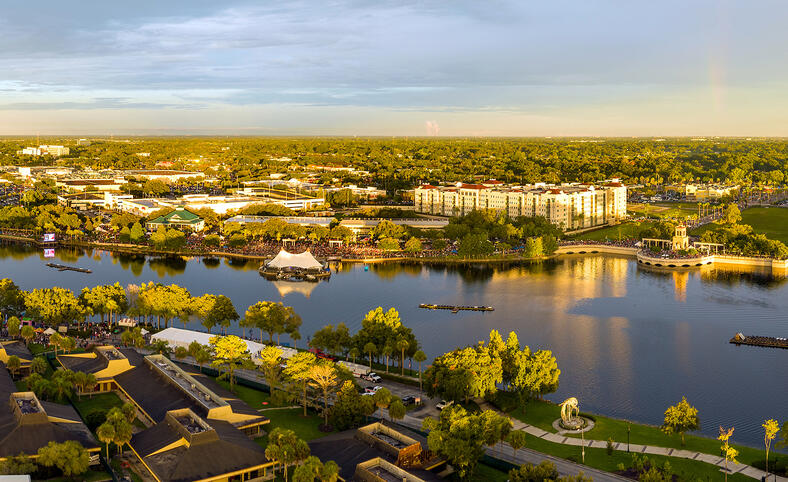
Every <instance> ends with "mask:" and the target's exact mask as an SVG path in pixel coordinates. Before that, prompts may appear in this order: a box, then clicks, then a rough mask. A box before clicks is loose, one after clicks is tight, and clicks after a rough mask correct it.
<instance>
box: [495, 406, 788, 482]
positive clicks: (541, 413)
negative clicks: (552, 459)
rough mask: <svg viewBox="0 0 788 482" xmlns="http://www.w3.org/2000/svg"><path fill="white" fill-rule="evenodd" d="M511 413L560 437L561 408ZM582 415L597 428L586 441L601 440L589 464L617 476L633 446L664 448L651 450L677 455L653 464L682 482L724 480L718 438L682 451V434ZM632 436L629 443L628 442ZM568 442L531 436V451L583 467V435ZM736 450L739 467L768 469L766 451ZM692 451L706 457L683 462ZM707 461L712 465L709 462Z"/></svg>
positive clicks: (695, 441)
mask: <svg viewBox="0 0 788 482" xmlns="http://www.w3.org/2000/svg"><path fill="white" fill-rule="evenodd" d="M498 397H501V398H499V402H498V405H499V406H503V407H506V408H508V407H510V406H512V405H515V404H513V403H512V402H511V400H508V403H507V401H504V400H505V399H506V398H508V397H511V395H509V394H507V393H505V392H498ZM508 414H509V415H510V416H511V417H512V418H513V419H516V420H519V421H521V422H523V423H526V424H528V425H531V426H533V427H536V428H538V429H541V430H543V431H545V432H547V433H548V434H555V433H556V430H555V429H554V428H553V422H554V421H555V420H557V419H560V418H561V409H560V407H559V406H558V405H555V404H553V403H550V402H546V401H540V400H531V401H529V402H528V403H527V404H526V405H525V406H518V407H517V408H515V409H513V410H510V411H509V412H508ZM581 415H582V416H583V417H586V418H590V419H592V420H593V421H594V428H592V429H591V430H588V431H587V432H585V433H584V434H583V438H584V439H585V441H586V442H588V441H590V440H595V441H600V442H601V443H597V444H594V447H597V448H589V447H587V448H586V450H585V464H586V465H589V466H591V467H595V468H599V469H602V470H606V471H612V472H615V471H617V469H618V464H620V463H623V464H624V465H625V466H627V467H628V466H629V464H630V463H631V462H632V456H631V454H628V453H627V447H628V444H627V442H628V441H629V449H630V451H631V452H639V453H641V454H642V452H643V447H644V446H649V447H651V448H654V449H656V448H664V449H665V450H658V449H657V450H651V449H650V450H649V451H652V452H664V453H666V454H671V455H661V454H659V453H649V451H647V452H646V453H645V454H644V455H646V456H648V458H649V460H651V461H653V462H655V463H657V464H658V465H662V464H664V461H669V463H670V465H671V467H672V468H673V471H674V473H676V474H679V475H682V474H683V477H682V478H681V480H696V479H697V478H701V479H702V480H706V478H709V479H710V480H716V479H717V477H719V475H720V472H719V470H720V469H719V467H717V466H715V465H712V463H713V462H712V461H717V460H719V459H720V458H721V456H720V442H719V441H718V440H716V439H711V438H707V437H700V436H695V435H686V436H685V439H686V440H685V445H684V446H683V447H682V446H681V438H680V437H679V436H678V435H673V436H671V435H667V434H665V433H664V432H663V431H662V430H661V429H660V428H659V427H655V426H652V425H645V424H639V423H633V422H627V421H625V420H619V419H614V418H609V417H604V416H600V415H593V414H588V413H581ZM628 431H629V438H627V433H628ZM563 437H568V438H570V439H577V442H576V444H573V442H571V441H570V442H567V441H564V443H557V442H553V441H550V440H549V439H550V438H554V437H549V436H544V437H537V436H534V435H530V434H529V436H528V441H527V443H526V447H528V448H530V449H533V450H537V451H539V452H544V453H547V454H551V455H555V456H558V457H561V458H565V459H569V460H573V461H576V462H580V461H581V447H580V444H581V443H582V442H581V440H580V438H581V436H580V434H562V435H561V438H563ZM608 441H612V446H613V451H612V454H608V450H607V448H606V446H607V442H608ZM602 443H604V446H602ZM735 448H736V449H737V450H738V451H739V455H738V457H737V460H738V462H739V463H741V464H745V465H750V466H753V467H756V468H759V469H761V470H763V469H764V466H765V464H764V462H765V458H766V452H765V451H764V450H759V449H756V448H752V447H747V446H743V445H735ZM671 449H672V450H671ZM679 451H684V452H679ZM687 452H700V453H701V454H702V455H701V456H698V457H695V458H694V459H693V458H691V457H690V458H682V457H680V456H677V454H682V455H685V456H686V455H689V454H688V453H687ZM704 459H705V460H706V461H705V462H704ZM787 465H788V455H785V454H780V453H775V452H774V451H771V452H770V453H769V468H770V469H771V470H770V471H771V472H772V473H774V472H775V470H777V472H778V473H780V474H781V475H785V470H786V466H787ZM728 480H730V481H737V480H741V481H745V480H749V481H752V480H753V479H752V478H750V477H747V476H745V475H743V474H733V475H729V476H728Z"/></svg>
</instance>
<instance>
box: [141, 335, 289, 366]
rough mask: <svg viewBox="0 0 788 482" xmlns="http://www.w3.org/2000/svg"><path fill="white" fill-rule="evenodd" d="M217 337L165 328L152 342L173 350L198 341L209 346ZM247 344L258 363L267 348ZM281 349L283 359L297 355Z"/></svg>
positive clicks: (284, 348)
mask: <svg viewBox="0 0 788 482" xmlns="http://www.w3.org/2000/svg"><path fill="white" fill-rule="evenodd" d="M214 336H217V334H210V333H203V332H201V331H194V330H184V329H183V328H175V327H170V328H165V329H163V330H161V331H160V332H158V333H156V334H155V335H153V336H151V337H150V339H151V342H154V341H156V340H164V341H166V342H167V343H168V344H169V345H170V346H171V347H172V348H176V347H179V346H182V347H184V348H189V344H190V343H192V342H194V341H196V342H197V343H199V344H200V345H209V344H210V342H211V338H213V337H214ZM244 341H245V342H246V348H247V349H248V350H249V353H251V354H252V359H253V360H254V361H255V362H258V360H259V359H258V357H257V354H258V353H260V350H262V349H263V348H265V345H263V344H262V343H257V342H256V341H251V340H244ZM279 349H281V350H282V358H290V357H291V356H293V355H295V354H296V353H297V351H296V350H294V349H293V348H288V347H284V346H280V347H279Z"/></svg>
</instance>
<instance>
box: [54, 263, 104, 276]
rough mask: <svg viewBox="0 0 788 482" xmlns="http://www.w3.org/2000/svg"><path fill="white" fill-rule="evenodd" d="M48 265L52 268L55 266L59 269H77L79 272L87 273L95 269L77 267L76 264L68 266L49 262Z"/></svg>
mask: <svg viewBox="0 0 788 482" xmlns="http://www.w3.org/2000/svg"><path fill="white" fill-rule="evenodd" d="M47 266H49V267H50V268H55V269H56V270H58V271H76V272H77V273H87V274H90V273H92V272H93V271H91V270H89V269H87V268H78V267H75V266H66V265H64V264H55V263H47Z"/></svg>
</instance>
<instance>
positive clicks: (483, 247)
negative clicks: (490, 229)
mask: <svg viewBox="0 0 788 482" xmlns="http://www.w3.org/2000/svg"><path fill="white" fill-rule="evenodd" d="M494 249H495V246H493V244H492V243H491V242H490V240H489V239H487V236H485V235H484V234H466V235H465V236H463V238H462V241H460V245H459V246H458V248H457V254H459V255H460V256H462V257H464V258H475V257H479V256H489V255H490V254H492V252H493V250H494Z"/></svg>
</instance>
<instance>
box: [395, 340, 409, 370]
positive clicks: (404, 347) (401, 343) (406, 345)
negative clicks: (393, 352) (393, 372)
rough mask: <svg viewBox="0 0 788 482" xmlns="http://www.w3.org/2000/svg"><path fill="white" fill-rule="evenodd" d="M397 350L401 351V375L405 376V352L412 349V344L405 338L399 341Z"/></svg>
mask: <svg viewBox="0 0 788 482" xmlns="http://www.w3.org/2000/svg"><path fill="white" fill-rule="evenodd" d="M397 348H398V349H399V350H400V353H401V354H402V356H400V359H399V368H400V375H403V376H404V375H405V350H407V349H408V348H410V342H409V341H408V340H406V339H404V338H400V339H399V340H397Z"/></svg>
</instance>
